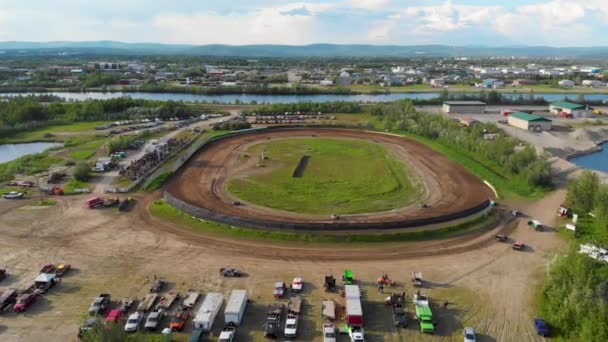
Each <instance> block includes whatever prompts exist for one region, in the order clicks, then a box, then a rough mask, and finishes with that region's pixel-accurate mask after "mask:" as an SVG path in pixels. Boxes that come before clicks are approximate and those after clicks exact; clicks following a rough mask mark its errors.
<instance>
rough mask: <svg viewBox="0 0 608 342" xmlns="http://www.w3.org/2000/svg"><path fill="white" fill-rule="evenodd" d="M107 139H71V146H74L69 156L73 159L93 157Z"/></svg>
mask: <svg viewBox="0 0 608 342" xmlns="http://www.w3.org/2000/svg"><path fill="white" fill-rule="evenodd" d="M105 141H106V139H96V138H93V139H92V140H90V139H89V140H88V141H87V140H86V139H78V143H77V142H76V141H71V142H70V146H74V147H73V148H71V149H70V152H69V156H70V158H73V159H78V160H88V159H89V158H91V157H93V156H94V155H95V154H96V153H97V151H98V150H99V148H100V147H101V145H103V144H104V143H105Z"/></svg>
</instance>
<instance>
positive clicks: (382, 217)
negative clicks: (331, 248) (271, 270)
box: [166, 129, 494, 228]
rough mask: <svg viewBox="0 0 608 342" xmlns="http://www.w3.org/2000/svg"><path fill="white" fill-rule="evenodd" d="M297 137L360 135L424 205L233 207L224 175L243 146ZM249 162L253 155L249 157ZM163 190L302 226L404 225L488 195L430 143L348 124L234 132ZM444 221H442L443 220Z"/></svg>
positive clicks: (234, 170) (246, 215)
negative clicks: (391, 161) (295, 209)
mask: <svg viewBox="0 0 608 342" xmlns="http://www.w3.org/2000/svg"><path fill="white" fill-rule="evenodd" d="M298 137H302V138H304V137H308V138H310V137H326V138H329V137H331V138H344V139H364V140H368V141H371V142H375V143H379V144H382V145H384V146H385V147H387V148H388V149H389V150H390V151H392V152H393V153H394V154H395V155H396V156H397V157H398V158H400V159H402V160H404V161H405V162H407V163H408V165H409V167H410V169H411V170H412V171H413V172H414V173H415V174H416V175H417V177H418V178H419V179H420V180H421V181H422V183H423V184H424V187H425V190H426V195H425V197H424V198H423V200H422V201H423V202H425V203H427V204H428V205H429V206H430V208H421V207H420V206H419V205H411V206H407V207H403V208H398V209H394V210H391V211H385V212H380V213H370V214H356V215H343V216H341V217H340V220H339V221H334V220H332V219H331V218H330V217H328V216H327V215H324V216H320V215H309V214H299V213H291V212H286V211H281V210H276V209H271V208H265V207H260V206H256V205H254V204H252V203H246V202H244V201H242V200H240V201H241V202H243V205H241V206H233V205H232V202H233V201H234V200H237V198H234V197H232V196H231V195H230V194H229V193H227V191H226V189H225V188H226V184H227V182H228V181H229V180H230V178H231V177H232V176H234V175H236V174H241V173H242V172H243V166H239V164H238V158H239V156H241V155H242V154H244V153H245V151H246V150H247V148H248V147H249V146H251V145H252V144H254V143H257V142H260V141H268V140H271V139H285V138H298ZM249 160H250V162H253V163H255V160H256V158H249ZM166 191H167V192H169V193H170V194H171V195H173V196H175V197H176V198H178V199H180V200H183V201H185V202H186V203H189V204H191V205H194V206H196V207H199V208H205V209H207V210H209V211H211V212H213V213H216V214H219V215H225V216H229V217H234V218H237V219H245V220H247V219H253V220H263V221H264V222H287V223H295V224H305V225H310V226H313V225H330V226H331V225H341V226H348V225H349V224H353V225H357V224H358V225H361V224H386V225H391V224H392V228H396V227H399V225H400V224H403V227H407V226H409V223H410V222H414V221H417V220H426V219H432V218H437V217H442V216H446V215H454V214H457V213H460V212H463V211H466V210H470V209H471V208H475V207H479V206H481V205H483V203H484V202H487V201H488V199H492V198H493V197H494V194H493V192H492V190H491V189H490V188H489V187H488V186H486V185H485V184H484V183H483V182H482V181H481V180H479V179H478V178H476V177H475V176H473V175H472V174H471V173H469V172H468V171H467V170H466V169H464V168H463V167H462V166H460V165H458V164H456V163H454V162H452V161H450V160H449V159H448V158H446V157H445V156H443V155H442V154H440V153H438V152H436V151H434V150H432V149H431V148H429V147H427V146H425V145H424V144H421V143H419V142H416V141H414V140H411V139H407V138H404V137H400V136H394V135H389V134H382V133H374V132H366V131H360V130H348V129H286V130H273V131H264V132H260V133H252V134H246V135H240V136H235V137H231V138H227V139H224V140H220V141H218V142H215V143H212V144H210V145H208V146H207V147H205V148H204V149H202V150H201V151H199V152H198V154H196V155H195V156H194V157H193V158H192V159H191V160H190V161H189V162H188V163H187V164H186V165H185V166H184V167H183V168H182V169H181V170H180V171H179V172H178V173H177V174H176V175H175V176H174V177H173V178H172V180H171V181H170V183H169V184H168V185H167V187H166ZM446 221H448V220H446Z"/></svg>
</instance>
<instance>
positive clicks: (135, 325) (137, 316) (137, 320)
mask: <svg viewBox="0 0 608 342" xmlns="http://www.w3.org/2000/svg"><path fill="white" fill-rule="evenodd" d="M143 317H144V314H142V313H141V312H139V311H136V312H134V313H132V314H131V316H129V318H128V319H127V323H125V331H126V332H135V331H137V330H138V329H139V325H140V324H141V320H142V319H143Z"/></svg>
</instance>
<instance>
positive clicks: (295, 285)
mask: <svg viewBox="0 0 608 342" xmlns="http://www.w3.org/2000/svg"><path fill="white" fill-rule="evenodd" d="M303 286H304V283H303V281H302V278H293V282H291V290H292V291H293V292H302V287H303Z"/></svg>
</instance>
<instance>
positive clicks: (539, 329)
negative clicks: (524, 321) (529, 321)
mask: <svg viewBox="0 0 608 342" xmlns="http://www.w3.org/2000/svg"><path fill="white" fill-rule="evenodd" d="M534 328H535V329H536V333H537V334H539V335H540V336H542V337H549V336H551V330H550V329H549V324H547V321H545V320H544V319H542V318H538V317H537V318H534Z"/></svg>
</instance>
